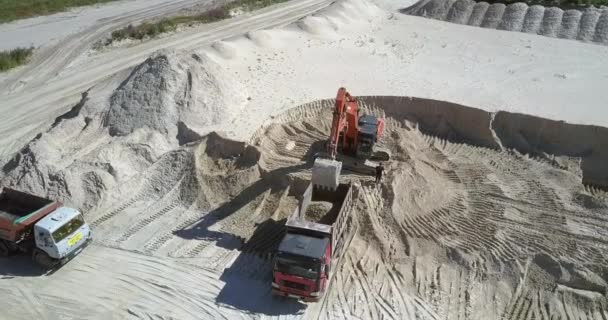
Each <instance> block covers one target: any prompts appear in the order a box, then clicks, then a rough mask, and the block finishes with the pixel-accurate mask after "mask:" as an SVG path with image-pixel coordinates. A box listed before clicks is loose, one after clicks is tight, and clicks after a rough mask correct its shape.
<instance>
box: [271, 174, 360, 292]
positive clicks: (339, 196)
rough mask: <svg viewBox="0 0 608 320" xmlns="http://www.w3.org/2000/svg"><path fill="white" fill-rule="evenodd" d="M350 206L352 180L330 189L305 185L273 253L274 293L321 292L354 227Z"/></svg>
mask: <svg viewBox="0 0 608 320" xmlns="http://www.w3.org/2000/svg"><path fill="white" fill-rule="evenodd" d="M351 208H352V185H351V184H343V183H340V184H338V186H337V188H335V189H333V190H332V189H327V188H324V187H322V186H313V184H312V183H311V184H309V185H308V187H307V188H306V190H305V191H304V193H303V194H302V196H301V197H300V199H299V203H298V207H297V208H295V210H294V212H293V213H292V214H291V215H290V216H289V218H288V219H287V222H286V223H285V227H286V230H285V231H286V232H285V236H284V237H283V239H282V240H281V243H280V244H279V247H278V249H277V251H276V253H275V257H274V261H273V272H272V293H273V294H275V295H278V296H283V297H290V298H296V299H301V300H304V301H306V302H313V301H318V300H319V299H320V298H321V297H322V296H323V294H324V293H325V291H327V288H328V287H329V283H330V281H331V279H332V274H333V273H332V272H333V271H334V270H335V269H336V265H337V263H338V261H339V260H340V259H341V257H342V255H343V254H344V252H346V250H345V248H346V247H347V246H348V244H349V243H350V240H352V237H353V236H354V233H355V232H354V230H356V219H352V217H351V215H350V211H351Z"/></svg>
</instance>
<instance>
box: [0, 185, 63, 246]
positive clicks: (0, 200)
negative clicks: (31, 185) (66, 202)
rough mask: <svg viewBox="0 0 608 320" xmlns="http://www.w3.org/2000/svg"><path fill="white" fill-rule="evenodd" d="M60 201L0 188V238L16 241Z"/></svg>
mask: <svg viewBox="0 0 608 320" xmlns="http://www.w3.org/2000/svg"><path fill="white" fill-rule="evenodd" d="M60 205H61V203H59V202H57V201H53V200H49V199H46V198H42V197H38V196H35V195H32V194H29V193H25V192H21V191H18V190H14V189H10V188H2V189H0V239H3V240H8V241H17V240H19V239H20V238H21V235H22V234H23V232H25V231H26V230H28V229H30V228H31V227H32V226H33V225H34V224H35V223H36V222H38V221H39V220H40V219H42V218H44V217H45V216H46V215H48V214H49V213H51V212H53V211H54V210H55V209H57V208H58V207H59V206H60Z"/></svg>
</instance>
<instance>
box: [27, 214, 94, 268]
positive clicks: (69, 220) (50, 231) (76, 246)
mask: <svg viewBox="0 0 608 320" xmlns="http://www.w3.org/2000/svg"><path fill="white" fill-rule="evenodd" d="M34 236H35V239H36V246H37V247H38V248H39V249H40V250H42V251H44V252H45V253H46V254H47V255H48V256H49V257H51V258H53V259H57V260H63V259H65V258H69V257H71V256H74V255H76V254H77V253H78V252H80V251H81V250H82V249H83V248H84V247H85V245H86V244H88V242H89V241H90V240H91V229H90V227H89V225H88V224H87V223H86V222H85V220H84V217H83V216H82V213H81V212H80V211H78V210H76V209H73V208H68V207H59V208H57V210H55V211H54V212H52V213H50V214H49V215H47V216H46V217H44V218H43V219H41V220H40V221H38V222H37V223H36V224H35V225H34Z"/></svg>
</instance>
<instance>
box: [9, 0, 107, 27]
mask: <svg viewBox="0 0 608 320" xmlns="http://www.w3.org/2000/svg"><path fill="white" fill-rule="evenodd" d="M110 1H116V0H0V23H4V22H9V21H13V20H17V19H23V18H30V17H35V16H41V15H45V14H51V13H56V12H61V11H65V10H67V9H69V8H72V7H80V6H88V5H91V4H96V3H104V2H110Z"/></svg>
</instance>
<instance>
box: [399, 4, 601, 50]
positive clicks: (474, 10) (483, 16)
mask: <svg viewBox="0 0 608 320" xmlns="http://www.w3.org/2000/svg"><path fill="white" fill-rule="evenodd" d="M400 12H401V13H404V14H408V15H413V16H420V17H427V18H432V19H436V20H442V21H448V22H452V23H458V24H465V25H470V26H476V27H482V28H489V29H498V30H506V31H516V32H524V33H531V34H538V35H543V36H547V37H553V38H561V39H571V40H579V41H583V42H593V43H597V44H603V45H608V7H600V8H596V7H590V8H586V9H584V10H576V9H570V10H562V9H560V8H556V7H543V6H539V5H533V6H528V5H527V4H526V3H523V2H518V3H512V4H509V5H505V4H502V3H494V4H489V3H487V2H476V1H473V0H457V1H454V0H421V1H419V2H417V3H416V4H414V5H412V6H410V7H408V8H404V9H401V10H400Z"/></svg>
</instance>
